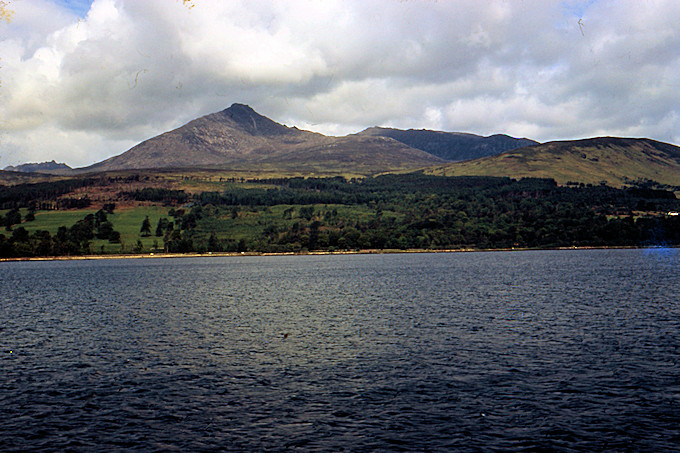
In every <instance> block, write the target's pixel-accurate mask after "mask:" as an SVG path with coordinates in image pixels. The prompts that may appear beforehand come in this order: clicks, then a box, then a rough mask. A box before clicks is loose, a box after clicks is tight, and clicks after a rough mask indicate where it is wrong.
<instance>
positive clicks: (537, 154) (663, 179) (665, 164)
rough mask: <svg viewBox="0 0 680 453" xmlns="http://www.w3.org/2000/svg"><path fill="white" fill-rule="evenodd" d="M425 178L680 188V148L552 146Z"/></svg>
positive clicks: (613, 141) (642, 142)
mask: <svg viewBox="0 0 680 453" xmlns="http://www.w3.org/2000/svg"><path fill="white" fill-rule="evenodd" d="M426 173H428V174H434V175H443V176H470V175H475V176H509V177H513V178H517V177H536V178H552V179H555V181H557V182H558V183H560V184H566V183H568V182H579V183H587V184H599V183H602V182H605V183H606V184H607V185H610V186H613V187H621V186H624V185H626V184H627V183H630V182H632V181H638V180H651V181H655V182H657V183H660V184H668V185H673V186H680V148H678V147H677V146H673V145H669V144H667V143H662V142H657V141H654V140H650V139H634V138H614V137H602V138H594V139H585V140H575V141H564V142H549V143H545V144H542V145H536V146H531V147H527V148H520V149H516V150H513V151H509V152H505V153H503V154H500V155H498V156H493V157H487V158H482V159H477V160H472V161H466V162H459V163H452V164H447V165H439V166H436V167H432V168H430V169H428V170H427V171H426Z"/></svg>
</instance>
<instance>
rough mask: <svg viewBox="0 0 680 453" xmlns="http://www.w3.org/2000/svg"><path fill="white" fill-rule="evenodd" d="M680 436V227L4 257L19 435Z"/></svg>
mask: <svg viewBox="0 0 680 453" xmlns="http://www.w3.org/2000/svg"><path fill="white" fill-rule="evenodd" d="M678 450H680V249H664V248H658V249H636V250H557V251H515V252H465V253H404V254H365V255H361V254H356V255H319V256H317V255H314V256H238V257H210V258H154V259H132V260H113V259H111V260H108V259H99V260H74V261H28V262H2V263H0V451H2V452H25V451H31V452H40V451H59V452H66V451H74V452H81V451H82V452H111V451H144V452H154V451H159V452H161V451H163V452H165V451H181V452H201V451H248V452H254V451H331V452H341V451H346V452H372V451H406V452H429V451H431V452H439V451H461V452H468V451H469V452H487V451H488V452H501V451H503V452H505V451H514V452H522V451H563V452H581V451H583V452H585V451H654V452H658V451H678Z"/></svg>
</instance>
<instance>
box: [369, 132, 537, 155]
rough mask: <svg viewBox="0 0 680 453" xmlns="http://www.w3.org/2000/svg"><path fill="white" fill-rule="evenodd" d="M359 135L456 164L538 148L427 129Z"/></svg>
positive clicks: (497, 137)
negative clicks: (527, 148) (456, 162)
mask: <svg viewBox="0 0 680 453" xmlns="http://www.w3.org/2000/svg"><path fill="white" fill-rule="evenodd" d="M358 135H363V136H371V137H389V138H393V139H394V140H397V141H398V142H401V143H403V144H405V145H407V146H410V147H411V148H416V149H420V150H422V151H425V152H427V153H430V154H432V155H434V156H437V157H439V158H441V159H444V160H448V161H454V162H455V161H462V160H471V159H478V158H480V157H487V156H495V155H497V154H500V153H502V152H505V151H510V150H513V149H517V148H522V147H525V146H531V145H536V144H538V142H536V141H534V140H529V139H528V138H513V137H510V136H509V135H504V134H495V135H491V136H489V137H482V136H480V135H475V134H466V133H461V132H443V131H431V130H426V129H419V130H416V129H408V130H403V129H393V128H385V127H370V128H368V129H366V130H364V131H362V132H359V134H358Z"/></svg>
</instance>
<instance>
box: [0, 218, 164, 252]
mask: <svg viewBox="0 0 680 453" xmlns="http://www.w3.org/2000/svg"><path fill="white" fill-rule="evenodd" d="M168 209H169V208H166V207H162V206H144V207H140V208H135V209H123V210H115V211H114V213H113V214H108V220H109V222H111V223H112V224H113V228H114V230H116V231H118V232H119V233H120V243H119V244H112V243H110V242H109V241H107V240H102V239H94V240H92V246H91V250H92V251H93V252H97V253H100V252H101V253H129V252H132V251H133V249H134V248H135V246H136V245H137V241H138V240H141V241H142V244H143V246H144V248H143V250H142V251H143V252H151V251H152V248H153V245H154V241H156V242H157V244H158V246H159V247H160V248H162V247H163V238H157V237H155V236H154V235H153V233H154V232H155V231H156V224H157V223H158V219H160V218H161V217H168ZM96 211H97V209H78V210H69V211H36V213H35V220H33V221H31V222H26V221H24V222H22V223H21V226H22V227H24V228H26V230H27V231H28V232H29V233H33V232H35V231H38V230H46V231H49V232H50V234H52V235H54V234H56V232H57V230H58V229H59V227H60V226H65V227H67V228H68V227H71V226H73V225H74V224H75V223H76V222H77V221H78V220H81V219H83V218H84V217H85V216H86V215H88V214H94V213H95V212H96ZM6 213H7V211H0V215H4V214H6ZM27 213H28V211H27V210H26V209H22V210H21V216H22V218H24V217H25V216H26V214H27ZM146 216H149V222H150V223H151V236H149V237H142V236H141V234H140V229H141V227H142V222H143V221H144V218H145V217H146ZM15 228H16V226H15ZM0 234H5V235H6V236H8V235H9V234H11V233H10V232H7V231H5V232H4V233H0Z"/></svg>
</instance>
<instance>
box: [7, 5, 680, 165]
mask: <svg viewBox="0 0 680 453" xmlns="http://www.w3.org/2000/svg"><path fill="white" fill-rule="evenodd" d="M3 5H4V6H3ZM2 7H4V8H5V9H6V10H8V11H11V12H12V15H11V17H10V18H9V20H2V21H1V22H0V168H3V167H5V166H6V165H16V164H19V163H24V162H42V161H50V160H56V161H57V162H65V163H67V164H69V165H71V166H73V167H78V166H85V165H89V164H92V163H95V162H98V161H101V160H103V159H105V158H108V157H111V156H114V155H118V154H121V153H123V152H124V151H126V150H128V149H129V148H131V147H132V146H134V145H135V144H137V143H139V142H141V141H143V140H145V139H148V138H150V137H153V136H156V135H158V134H160V133H162V132H165V131H168V130H171V129H174V128H177V127H179V126H181V125H183V124H185V123H186V122H188V121H190V120H192V119H194V118H197V117H200V116H202V115H206V114H209V113H213V112H217V111H220V110H223V109H225V108H227V107H229V106H230V105H231V104H232V103H242V104H248V105H250V106H251V107H252V108H253V109H255V110H256V111H257V112H259V113H261V114H263V115H265V116H267V117H269V118H271V119H273V120H275V121H278V122H280V123H283V124H286V125H288V126H297V127H299V128H301V129H308V130H313V131H317V132H321V133H324V134H327V135H345V134H349V133H355V132H359V131H361V130H363V129H365V128H367V127H371V126H385V127H397V128H402V129H409V128H414V129H423V128H424V129H435V130H445V131H455V132H470V133H474V134H479V135H485V136H486V135H491V134H495V133H505V134H508V135H511V136H514V137H528V138H532V139H534V140H538V141H541V142H545V141H551V140H567V139H578V138H587V137H595V136H603V135H610V136H628V137H648V138H653V139H656V140H660V141H664V142H669V143H673V144H680V2H678V1H676V0H588V1H585V0H583V1H578V0H565V1H558V0H458V1H453V0H449V1H446V0H439V1H432V0H430V1H427V0H422V1H417V0H401V1H399V0H337V1H336V0H286V1H265V0H244V1H239V0H229V1H220V0H190V1H188V0H185V1H182V0H94V1H88V0H10V1H7V0H6V1H4V2H0V8H2ZM0 18H2V16H0Z"/></svg>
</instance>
